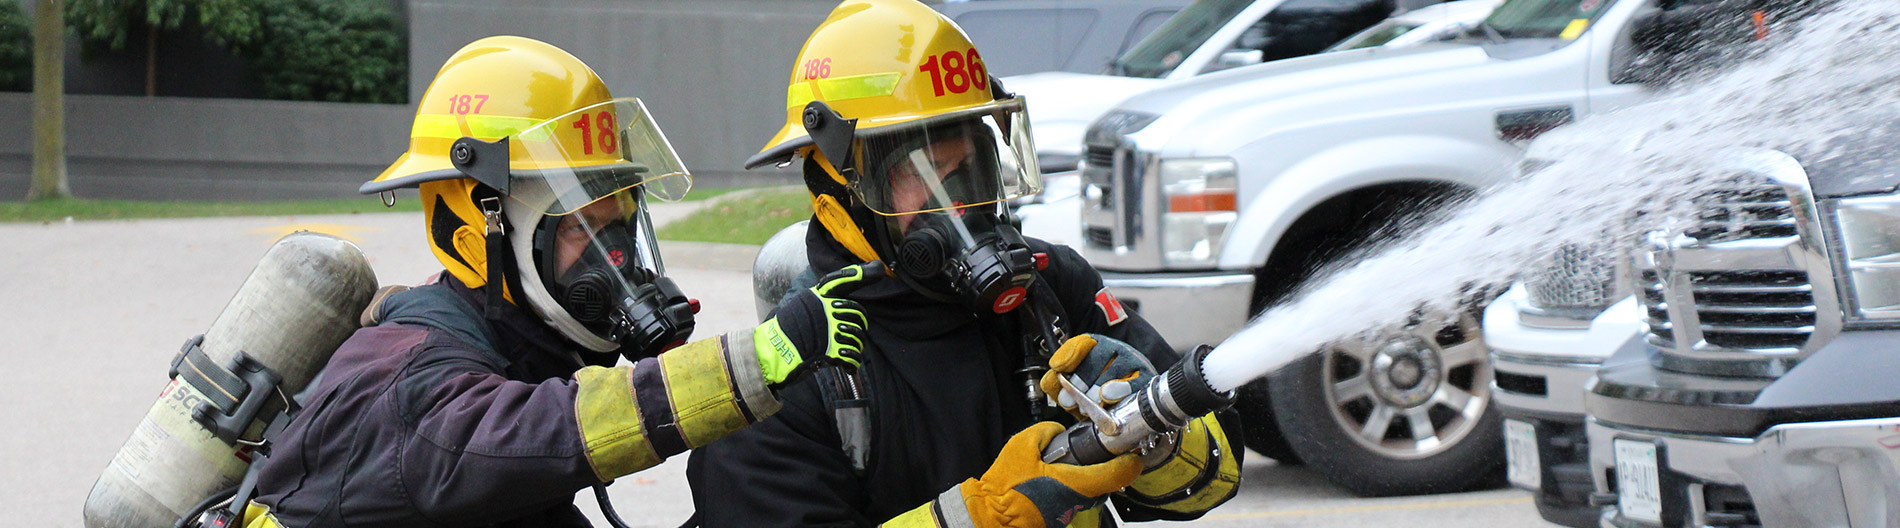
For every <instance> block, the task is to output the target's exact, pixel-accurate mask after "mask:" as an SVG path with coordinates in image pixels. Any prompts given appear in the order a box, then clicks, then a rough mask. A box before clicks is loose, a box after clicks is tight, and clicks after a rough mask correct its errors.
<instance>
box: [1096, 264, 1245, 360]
mask: <svg viewBox="0 0 1900 528" xmlns="http://www.w3.org/2000/svg"><path fill="white" fill-rule="evenodd" d="M1253 281H1254V277H1253V275H1252V274H1249V273H1238V274H1235V273H1222V272H1214V273H1117V272H1109V271H1104V272H1102V283H1103V284H1104V285H1106V286H1108V289H1109V290H1111V291H1113V292H1115V296H1116V297H1119V298H1120V299H1121V301H1122V305H1123V306H1127V307H1129V308H1131V309H1133V310H1135V311H1136V312H1138V313H1140V314H1141V317H1142V319H1146V320H1147V321H1148V324H1151V325H1154V327H1155V330H1158V331H1160V332H1161V337H1163V338H1166V339H1167V340H1168V343H1170V344H1173V345H1174V347H1175V348H1176V349H1179V350H1183V351H1185V350H1190V349H1193V348H1194V346H1195V345H1199V344H1203V343H1206V344H1217V343H1220V342H1221V341H1223V340H1225V339H1227V336H1229V335H1233V333H1234V332H1237V331H1240V329H1241V327H1244V326H1246V325H1247V318H1248V317H1251V316H1252V315H1253V314H1251V313H1248V308H1249V307H1250V305H1251V303H1252V301H1253Z"/></svg>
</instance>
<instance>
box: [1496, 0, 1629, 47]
mask: <svg viewBox="0 0 1900 528" xmlns="http://www.w3.org/2000/svg"><path fill="white" fill-rule="evenodd" d="M1613 3H1616V0H1510V1H1508V2H1505V3H1504V5H1502V6H1498V10H1497V11H1494V12H1492V13H1491V17H1490V18H1486V19H1484V23H1485V25H1488V26H1491V29H1494V30H1497V33H1498V36H1500V37H1504V38H1561V39H1564V40H1574V39H1576V38H1577V37H1578V36H1581V35H1583V31H1584V30H1586V29H1589V28H1590V23H1591V22H1594V21H1596V18H1597V15H1600V14H1603V11H1605V10H1606V9H1607V8H1608V7H1609V6H1610V4H1613Z"/></svg>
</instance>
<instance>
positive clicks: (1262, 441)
mask: <svg viewBox="0 0 1900 528" xmlns="http://www.w3.org/2000/svg"><path fill="white" fill-rule="evenodd" d="M1237 392H1238V394H1237V396H1238V397H1239V399H1238V401H1235V402H1234V412H1237V413H1239V414H1240V415H1241V416H1243V417H1245V420H1244V423H1243V424H1242V425H1243V430H1245V431H1246V432H1247V434H1246V436H1245V438H1246V443H1247V448H1248V449H1252V450H1253V452H1255V453H1259V454H1260V455H1261V456H1264V457H1267V458H1271V459H1274V460H1277V461H1279V462H1280V465H1283V466H1298V465H1301V464H1303V462H1301V461H1300V456H1299V455H1297V454H1294V453H1293V446H1292V445H1289V444H1287V442H1286V437H1285V436H1283V435H1282V434H1281V433H1280V424H1279V422H1277V421H1274V419H1273V398H1272V397H1271V396H1269V395H1268V394H1267V383H1266V382H1265V381H1255V382H1253V383H1248V384H1246V385H1242V386H1241V387H1240V390H1239V391H1237Z"/></svg>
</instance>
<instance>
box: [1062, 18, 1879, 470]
mask: <svg viewBox="0 0 1900 528" xmlns="http://www.w3.org/2000/svg"><path fill="white" fill-rule="evenodd" d="M1789 29H1795V31H1790V32H1785V33H1783V32H1780V31H1779V28H1777V33H1776V34H1785V35H1786V36H1785V37H1778V38H1774V39H1769V40H1767V41H1763V42H1760V43H1756V44H1752V45H1750V46H1748V47H1746V48H1744V49H1742V50H1741V54H1742V55H1746V56H1749V60H1747V61H1745V62H1741V63H1737V64H1732V65H1730V66H1728V67H1726V69H1725V70H1724V71H1722V72H1720V73H1713V74H1707V75H1705V76H1702V77H1700V78H1697V79H1695V80H1694V82H1684V83H1682V84H1681V85H1679V86H1675V87H1672V88H1671V89H1670V90H1667V91H1664V92H1662V93H1659V94H1658V95H1657V96H1656V98H1655V99H1653V100H1652V101H1651V102H1648V103H1645V104H1642V105H1637V106H1634V107H1631V108H1628V109H1624V110H1621V111H1616V112H1613V113H1607V114H1601V115H1597V116H1594V117H1591V118H1589V119H1586V120H1583V121H1580V122H1578V123H1576V124H1574V125H1571V126H1568V127H1564V128H1562V129H1559V130H1556V131H1553V132H1551V133H1549V134H1547V135H1546V136H1545V137H1543V138H1540V139H1539V140H1538V149H1540V150H1539V151H1538V152H1541V153H1542V158H1544V159H1541V160H1539V161H1540V162H1548V163H1549V164H1548V166H1543V167H1539V168H1538V169H1537V170H1534V171H1528V173H1527V174H1523V175H1521V177H1520V178H1519V179H1518V180H1517V181H1514V182H1511V183H1507V184H1505V185H1502V186H1499V187H1496V188H1493V189H1491V190H1489V191H1488V192H1486V193H1484V194H1483V195H1480V196H1478V197H1476V198H1474V199H1472V200H1470V201H1467V202H1465V203H1463V204H1462V205H1459V206H1457V207H1456V208H1455V210H1453V211H1452V212H1451V214H1449V215H1445V216H1444V218H1445V219H1444V220H1443V221H1440V222H1437V223H1435V224H1431V225H1427V226H1411V227H1418V229H1412V230H1411V232H1412V233H1413V235H1412V236H1410V237H1408V238H1406V239H1404V240H1400V241H1396V242H1394V243H1391V244H1388V245H1386V246H1384V247H1383V248H1381V249H1380V250H1379V251H1377V252H1376V253H1373V256H1372V257H1370V258H1367V259H1363V260H1360V261H1357V262H1349V263H1345V264H1343V265H1340V266H1338V267H1336V268H1334V269H1332V270H1329V272H1327V273H1321V274H1316V277H1320V279H1319V280H1315V281H1312V282H1310V283H1309V286H1308V287H1307V288H1305V289H1303V290H1302V291H1300V292H1299V293H1298V294H1297V295H1296V296H1295V297H1294V299H1295V300H1294V301H1293V302H1290V303H1287V304H1283V305H1281V306H1278V307H1275V308H1273V309H1271V310H1269V311H1267V312H1266V313H1263V314H1261V315H1260V316H1259V317H1258V318H1256V319H1255V320H1254V321H1253V322H1252V323H1251V324H1250V325H1249V326H1248V327H1247V328H1245V329H1243V330H1241V331H1240V332H1238V333H1236V334H1234V335H1233V336H1231V337H1229V338H1228V339H1227V340H1226V341H1225V342H1223V343H1221V344H1220V346H1218V347H1215V348H1213V349H1211V350H1209V349H1207V348H1205V347H1203V348H1201V349H1198V350H1196V352H1195V353H1193V354H1190V355H1189V357H1188V358H1186V359H1185V360H1184V361H1183V363H1182V364H1177V365H1175V366H1174V367H1171V368H1169V369H1168V371H1167V372H1166V373H1165V374H1164V375H1163V376H1164V377H1163V378H1160V379H1165V380H1166V381H1165V382H1161V381H1158V382H1156V383H1151V384H1149V386H1148V387H1147V388H1146V389H1145V390H1144V391H1143V392H1142V393H1141V394H1142V395H1143V396H1142V397H1139V398H1131V399H1129V400H1125V401H1124V402H1123V403H1122V404H1120V405H1118V406H1116V407H1114V408H1112V409H1106V410H1101V411H1102V414H1104V415H1106V416H1107V417H1108V419H1107V420H1104V419H1102V418H1099V417H1097V416H1093V415H1092V416H1090V420H1089V421H1086V422H1083V423H1081V424H1077V425H1076V426H1074V427H1072V428H1070V430H1069V431H1068V432H1066V433H1065V434H1064V435H1063V436H1061V437H1058V438H1057V439H1056V441H1055V442H1054V443H1052V444H1051V448H1050V450H1048V451H1045V456H1046V458H1047V459H1049V460H1051V461H1055V460H1061V461H1081V462H1083V463H1088V462H1091V461H1095V462H1099V461H1102V460H1107V458H1106V457H1105V456H1103V455H1104V453H1106V454H1108V455H1110V456H1112V455H1113V454H1116V453H1122V452H1126V451H1127V450H1129V449H1134V448H1137V447H1140V446H1141V445H1144V443H1145V442H1147V441H1148V438H1149V437H1152V436H1153V435H1155V434H1165V433H1167V432H1169V431H1173V430H1177V429H1178V428H1179V427H1180V424H1184V423H1186V420H1188V419H1191V418H1193V417H1198V416H1201V415H1204V414H1206V413H1207V412H1212V411H1214V410H1218V409H1223V408H1225V406H1226V405H1228V404H1230V403H1231V401H1232V400H1231V398H1232V391H1234V390H1235V389H1237V388H1239V387H1240V386H1241V385H1244V384H1246V383H1248V382H1249V381H1252V380H1254V379H1256V378H1259V377H1261V376H1265V375H1267V374H1270V373H1272V372H1274V371H1277V370H1279V369H1281V368H1282V367H1285V366H1287V365H1290V364H1292V363H1294V362H1296V361H1299V360H1301V359H1304V358H1306V357H1308V356H1310V355H1312V354H1314V353H1316V352H1318V351H1320V350H1323V349H1324V348H1325V347H1326V346H1327V345H1328V344H1329V343H1333V342H1336V341H1339V340H1341V339H1345V338H1349V337H1353V336H1355V335H1360V334H1363V333H1365V332H1367V329H1376V328H1384V327H1388V326H1392V325H1397V324H1402V323H1405V322H1407V321H1408V319H1411V318H1413V317H1414V316H1415V315H1416V314H1418V313H1421V311H1424V312H1450V311H1453V310H1459V309H1462V307H1461V306H1459V303H1460V301H1461V300H1462V299H1461V295H1460V294H1461V293H1464V292H1465V289H1466V288H1467V287H1468V286H1469V285H1471V284H1487V283H1493V282H1498V281H1504V280H1510V279H1512V278H1513V277H1515V276H1517V275H1519V274H1520V273H1521V272H1522V271H1523V270H1525V269H1528V268H1529V267H1530V266H1531V265H1532V263H1534V262H1537V261H1539V260H1540V259H1542V258H1544V257H1547V256H1548V255H1549V254H1551V253H1552V252H1553V251H1555V250H1556V248H1558V247H1560V246H1563V245H1565V244H1601V243H1603V241H1604V239H1605V238H1606V237H1611V236H1612V235H1614V234H1619V233H1635V232H1637V231H1636V230H1635V229H1633V228H1632V222H1635V221H1638V219H1640V221H1642V222H1646V223H1654V224H1667V223H1668V222H1670V221H1672V220H1680V219H1691V218H1693V217H1694V216H1695V214H1696V206H1695V198H1697V197H1699V196H1703V195H1705V194H1707V193H1709V192H1711V191H1714V190H1717V189H1720V188H1723V187H1724V186H1726V185H1728V184H1729V183H1728V179H1727V178H1728V175H1726V174H1721V173H1719V172H1718V171H1717V170H1716V168H1718V167H1721V166H1723V165H1724V163H1723V161H1724V159H1725V158H1724V156H1729V155H1732V154H1731V153H1732V152H1734V150H1733V149H1736V148H1738V147H1744V148H1749V147H1752V148H1771V149H1778V150H1782V151H1786V152H1790V153H1796V154H1798V157H1800V158H1801V159H1802V161H1803V162H1805V163H1810V164H1813V163H1820V162H1825V161H1828V160H1830V159H1831V158H1835V157H1838V156H1840V155H1841V154H1842V153H1843V152H1845V151H1846V150H1847V149H1849V148H1851V147H1853V146H1854V145H1855V141H1854V140H1855V138H1857V137H1859V136H1863V135H1866V134H1868V132H1869V131H1870V130H1877V129H1880V128H1882V127H1887V126H1890V125H1891V123H1894V122H1896V121H1900V69H1895V68H1894V67H1893V63H1892V57H1896V56H1900V2H1837V3H1835V4H1834V6H1833V7H1830V8H1826V10H1825V11H1824V12H1820V13H1817V14H1814V15H1812V16H1810V17H1809V18H1807V19H1805V20H1802V21H1800V22H1799V23H1798V27H1794V28H1789ZM1859 155H1860V156H1862V157H1864V156H1865V152H1864V149H1863V152H1860V153H1859ZM1892 155H1896V156H1900V152H1896V153H1893V154H1892ZM1540 164H1541V163H1540ZM1500 170H1505V169H1504V168H1500ZM1184 395H1190V396H1186V397H1184ZM1077 400H1078V401H1081V400H1086V398H1077ZM1131 402H1132V403H1131ZM1196 411H1201V412H1199V413H1198V414H1196V413H1195V412H1196ZM1058 445H1059V446H1060V447H1058Z"/></svg>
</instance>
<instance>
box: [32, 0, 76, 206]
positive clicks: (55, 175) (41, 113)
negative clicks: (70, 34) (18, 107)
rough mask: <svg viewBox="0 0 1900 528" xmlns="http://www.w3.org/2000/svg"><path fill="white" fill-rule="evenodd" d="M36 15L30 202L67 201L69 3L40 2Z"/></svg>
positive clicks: (68, 193) (61, 0)
mask: <svg viewBox="0 0 1900 528" xmlns="http://www.w3.org/2000/svg"><path fill="white" fill-rule="evenodd" d="M36 3H37V4H38V7H37V8H35V11H34V12H33V187H32V189H31V190H29V191H27V194H26V198H27V199H28V200H40V199H48V198H67V197H71V196H72V194H73V193H72V191H71V190H69V189H68V188H67V186H66V16H65V15H66V5H65V4H66V2H65V0H37V2H36Z"/></svg>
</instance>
